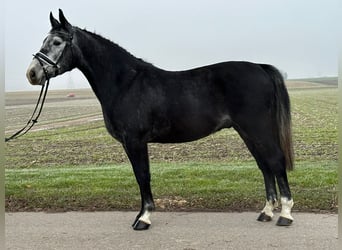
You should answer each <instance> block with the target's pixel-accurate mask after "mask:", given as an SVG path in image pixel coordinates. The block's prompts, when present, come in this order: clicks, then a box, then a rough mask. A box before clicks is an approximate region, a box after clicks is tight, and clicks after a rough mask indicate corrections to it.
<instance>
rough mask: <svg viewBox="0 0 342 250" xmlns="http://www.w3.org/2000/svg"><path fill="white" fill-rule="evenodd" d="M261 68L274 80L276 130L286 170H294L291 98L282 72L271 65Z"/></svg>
mask: <svg viewBox="0 0 342 250" xmlns="http://www.w3.org/2000/svg"><path fill="white" fill-rule="evenodd" d="M261 67H262V68H263V69H264V70H265V71H266V72H267V73H268V75H269V76H270V77H271V79H272V80H273V84H274V89H275V91H274V102H273V106H274V109H273V110H274V111H273V112H274V113H275V118H276V130H277V131H278V137H279V144H280V148H281V149H282V151H283V153H284V156H285V162H286V169H288V170H293V168H294V153H293V144H292V129H291V108H290V98H289V95H288V93H287V90H286V87H285V83H284V79H283V77H282V75H281V74H280V72H279V71H278V70H277V69H276V68H275V67H273V66H271V65H266V64H262V65H261Z"/></svg>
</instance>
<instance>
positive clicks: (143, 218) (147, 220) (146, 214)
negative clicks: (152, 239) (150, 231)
mask: <svg viewBox="0 0 342 250" xmlns="http://www.w3.org/2000/svg"><path fill="white" fill-rule="evenodd" d="M150 216H151V212H149V211H147V210H146V211H145V212H144V214H143V215H142V216H140V218H139V221H142V222H144V223H146V224H149V225H151V220H150Z"/></svg>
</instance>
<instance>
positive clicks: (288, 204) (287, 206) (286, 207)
mask: <svg viewBox="0 0 342 250" xmlns="http://www.w3.org/2000/svg"><path fill="white" fill-rule="evenodd" d="M280 202H281V213H280V216H281V217H284V218H287V219H290V220H293V217H292V216H291V208H292V207H293V199H291V200H289V199H287V198H285V197H281V199H280Z"/></svg>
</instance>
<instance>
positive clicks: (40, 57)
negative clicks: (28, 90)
mask: <svg viewBox="0 0 342 250" xmlns="http://www.w3.org/2000/svg"><path fill="white" fill-rule="evenodd" d="M33 57H34V58H36V59H37V60H38V62H39V63H40V65H41V66H42V68H43V71H44V74H45V78H46V83H45V84H43V85H42V88H41V90H40V93H39V97H38V100H37V104H36V107H35V108H34V110H33V114H32V115H31V118H30V119H29V120H28V121H27V123H26V125H25V126H24V127H23V128H22V129H20V130H18V131H17V132H16V133H14V134H13V135H11V136H10V137H8V138H5V142H8V141H10V140H13V139H16V138H18V137H20V136H23V135H25V134H26V133H27V132H29V131H30V129H31V128H32V127H33V126H34V124H36V123H37V122H38V118H39V116H40V114H41V112H42V110H43V106H44V103H45V98H46V94H47V91H48V88H49V84H50V77H49V76H48V72H47V70H46V69H45V67H44V64H43V61H44V62H46V63H47V64H49V65H51V66H53V67H56V68H58V65H57V62H54V61H52V60H51V59H50V58H49V57H48V56H47V55H45V54H44V53H42V52H38V53H36V54H35V55H33ZM42 97H43V99H42ZM39 104H40V107H39ZM38 107H39V108H38ZM37 110H38V113H37ZM36 113H37V115H36V116H35V114H36Z"/></svg>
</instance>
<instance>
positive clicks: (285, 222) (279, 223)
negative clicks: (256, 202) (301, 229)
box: [277, 216, 293, 226]
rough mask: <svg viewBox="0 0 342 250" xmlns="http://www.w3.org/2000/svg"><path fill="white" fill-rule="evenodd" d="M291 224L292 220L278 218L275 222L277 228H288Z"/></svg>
mask: <svg viewBox="0 0 342 250" xmlns="http://www.w3.org/2000/svg"><path fill="white" fill-rule="evenodd" d="M292 222H293V220H290V219H287V218H285V217H282V216H280V217H279V219H278V221H277V226H290V225H291V224H292Z"/></svg>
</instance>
